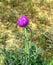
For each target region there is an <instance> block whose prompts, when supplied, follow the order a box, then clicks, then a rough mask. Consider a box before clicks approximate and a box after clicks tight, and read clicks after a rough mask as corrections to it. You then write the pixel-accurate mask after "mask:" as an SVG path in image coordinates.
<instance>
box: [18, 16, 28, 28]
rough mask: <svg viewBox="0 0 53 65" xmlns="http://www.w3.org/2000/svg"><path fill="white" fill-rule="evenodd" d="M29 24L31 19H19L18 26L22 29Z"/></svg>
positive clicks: (23, 17) (24, 17)
mask: <svg viewBox="0 0 53 65" xmlns="http://www.w3.org/2000/svg"><path fill="white" fill-rule="evenodd" d="M28 23H29V18H28V17H27V16H22V17H21V18H19V19H18V22H17V24H18V25H19V26H20V27H26V26H27V25H28Z"/></svg>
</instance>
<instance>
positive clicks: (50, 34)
mask: <svg viewBox="0 0 53 65" xmlns="http://www.w3.org/2000/svg"><path fill="white" fill-rule="evenodd" d="M23 15H25V16H27V17H28V18H29V21H30V22H29V25H28V26H29V27H30V28H31V30H32V35H33V36H32V40H31V41H30V42H32V44H33V43H34V44H35V45H37V47H38V48H40V50H41V56H42V57H43V58H44V60H46V62H48V63H47V65H53V0H0V49H1V48H2V49H3V48H4V47H3V46H4V44H5V43H6V49H7V50H8V51H6V53H8V52H9V54H10V53H12V55H13V54H14V53H13V52H14V51H15V50H14V48H15V47H16V48H17V49H19V50H20V49H22V47H23V45H24V36H23V34H24V29H23V28H21V27H19V26H18V25H17V21H18V19H19V18H20V17H21V16H23ZM30 34H31V32H30V31H29V32H28V35H29V36H30ZM12 49H13V50H12ZM32 50H33V49H32ZM0 52H1V51H0ZM37 52H39V51H37ZM15 53H17V50H16V52H15ZM19 53H20V52H19ZM21 53H22V52H21ZM21 53H20V54H21ZM4 54H5V53H4ZM18 55H19V54H15V55H13V56H14V57H15V58H16V59H17V57H18ZM32 55H33V54H32ZM7 56H8V54H7ZM20 56H21V55H20ZM23 56H24V55H23ZM4 57H5V55H4V56H2V54H1V55H0V65H44V64H35V63H32V64H22V63H20V64H19V62H18V61H16V62H18V63H17V64H13V63H12V64H10V63H8V64H5V63H4V61H5V60H4ZM9 57H11V56H10V55H9ZM24 57H25V56H24ZM26 57H27V58H28V56H26ZM19 58H20V57H19ZM5 59H6V58H5ZM24 59H25V58H24ZM24 59H21V60H22V61H20V62H25V61H24ZM38 59H39V58H38ZM33 60H34V59H33ZM33 60H30V62H32V61H33ZM10 61H11V60H10ZM10 61H9V62H10ZM26 61H27V60H26ZM5 62H6V63H7V61H5ZM12 62H13V60H12ZM27 62H28V61H27ZM42 62H43V61H42ZM38 63H39V61H38Z"/></svg>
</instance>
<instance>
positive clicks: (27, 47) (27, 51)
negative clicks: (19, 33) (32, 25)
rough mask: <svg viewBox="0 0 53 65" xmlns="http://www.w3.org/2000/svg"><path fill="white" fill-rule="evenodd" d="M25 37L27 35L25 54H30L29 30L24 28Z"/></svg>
mask: <svg viewBox="0 0 53 65" xmlns="http://www.w3.org/2000/svg"><path fill="white" fill-rule="evenodd" d="M24 35H25V49H24V50H25V52H26V53H27V54H28V53H29V42H28V35H27V28H24Z"/></svg>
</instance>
